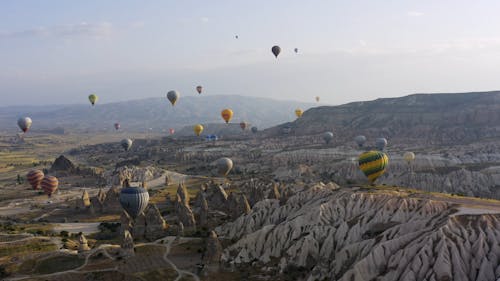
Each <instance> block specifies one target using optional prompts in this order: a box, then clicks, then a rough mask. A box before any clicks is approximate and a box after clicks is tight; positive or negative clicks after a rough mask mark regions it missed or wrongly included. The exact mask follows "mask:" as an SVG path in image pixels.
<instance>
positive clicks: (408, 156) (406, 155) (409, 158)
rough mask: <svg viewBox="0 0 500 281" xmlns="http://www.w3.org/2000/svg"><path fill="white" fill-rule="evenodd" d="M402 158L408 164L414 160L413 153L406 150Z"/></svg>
mask: <svg viewBox="0 0 500 281" xmlns="http://www.w3.org/2000/svg"><path fill="white" fill-rule="evenodd" d="M403 159H404V160H405V161H406V162H407V163H408V165H409V164H410V163H411V162H412V161H413V160H415V153H413V152H410V151H407V152H405V153H404V154H403Z"/></svg>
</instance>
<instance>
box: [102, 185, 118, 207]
mask: <svg viewBox="0 0 500 281" xmlns="http://www.w3.org/2000/svg"><path fill="white" fill-rule="evenodd" d="M121 210H122V207H121V205H120V189H118V188H116V187H111V188H110V189H109V190H108V192H106V196H105V197H104V202H103V204H102V211H103V212H104V213H117V214H118V213H120V212H121Z"/></svg>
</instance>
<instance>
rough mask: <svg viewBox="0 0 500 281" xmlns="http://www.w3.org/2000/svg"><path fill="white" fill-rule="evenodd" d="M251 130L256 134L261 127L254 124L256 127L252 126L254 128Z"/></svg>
mask: <svg viewBox="0 0 500 281" xmlns="http://www.w3.org/2000/svg"><path fill="white" fill-rule="evenodd" d="M251 130H252V133H254V134H255V133H257V132H258V131H259V129H258V128H257V127H255V126H254V127H252V129H251Z"/></svg>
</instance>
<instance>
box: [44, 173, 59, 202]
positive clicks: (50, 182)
mask: <svg viewBox="0 0 500 281" xmlns="http://www.w3.org/2000/svg"><path fill="white" fill-rule="evenodd" d="M40 185H41V186H42V189H43V191H44V192H45V193H46V194H47V195H48V196H49V197H50V196H52V194H53V193H54V192H56V190H57V187H58V186H59V180H57V178H56V177H54V176H45V177H44V178H43V179H42V182H41V184H40Z"/></svg>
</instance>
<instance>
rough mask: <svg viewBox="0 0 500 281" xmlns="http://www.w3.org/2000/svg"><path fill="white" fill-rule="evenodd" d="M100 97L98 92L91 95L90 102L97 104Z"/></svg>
mask: <svg viewBox="0 0 500 281" xmlns="http://www.w3.org/2000/svg"><path fill="white" fill-rule="evenodd" d="M98 99H99V97H98V96H97V95H96V94H91V95H89V101H90V104H92V105H95V103H96V102H97V100H98Z"/></svg>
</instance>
